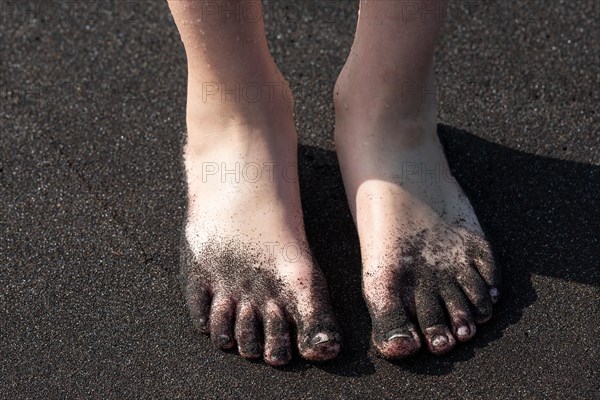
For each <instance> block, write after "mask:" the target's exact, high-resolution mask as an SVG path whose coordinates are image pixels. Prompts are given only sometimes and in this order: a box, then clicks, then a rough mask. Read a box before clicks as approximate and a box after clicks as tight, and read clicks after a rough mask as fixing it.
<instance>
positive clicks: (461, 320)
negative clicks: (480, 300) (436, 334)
mask: <svg viewBox="0 0 600 400" xmlns="http://www.w3.org/2000/svg"><path fill="white" fill-rule="evenodd" d="M440 294H441V297H442V299H443V301H444V304H445V305H446V310H448V317H449V319H450V324H451V325H452V333H453V334H454V337H455V338H456V339H457V340H458V341H459V342H466V341H468V340H471V339H472V338H473V336H475V323H474V321H473V315H472V314H471V309H470V306H469V302H468V301H467V299H466V298H465V295H464V294H463V292H462V291H461V290H460V289H459V288H458V287H457V286H455V285H454V284H448V285H447V286H445V287H444V288H443V289H442V290H441V291H440Z"/></svg>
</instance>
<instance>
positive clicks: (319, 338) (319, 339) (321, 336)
mask: <svg viewBox="0 0 600 400" xmlns="http://www.w3.org/2000/svg"><path fill="white" fill-rule="evenodd" d="M330 340H331V338H330V337H329V335H328V334H326V333H325V332H319V333H317V334H316V335H315V336H314V337H313V338H312V340H311V341H310V344H311V345H313V346H316V345H318V344H321V343H325V342H328V341H330Z"/></svg>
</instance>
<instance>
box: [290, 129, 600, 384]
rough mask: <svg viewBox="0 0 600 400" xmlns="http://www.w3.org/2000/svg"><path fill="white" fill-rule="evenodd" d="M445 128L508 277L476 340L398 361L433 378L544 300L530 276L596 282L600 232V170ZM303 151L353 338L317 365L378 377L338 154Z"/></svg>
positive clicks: (327, 259) (318, 224) (329, 272)
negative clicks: (595, 256) (447, 351)
mask: <svg viewBox="0 0 600 400" xmlns="http://www.w3.org/2000/svg"><path fill="white" fill-rule="evenodd" d="M438 134H439V136H440V139H441V141H442V144H443V145H444V148H445V151H446V154H447V156H448V160H449V163H450V168H451V170H452V172H453V174H454V176H455V177H456V179H457V180H458V181H459V182H460V184H461V185H462V187H463V189H464V190H465V192H466V193H467V195H468V196H469V198H470V199H471V202H472V204H473V207H474V208H475V211H476V213H477V215H478V217H479V220H480V222H481V224H482V226H483V229H484V231H485V232H486V235H487V236H488V239H489V240H490V242H491V243H492V247H493V248H494V253H495V257H496V260H497V263H499V265H500V266H501V268H502V269H503V279H504V284H503V299H502V301H501V302H500V303H499V304H498V305H497V306H496V307H495V309H494V311H495V315H494V317H493V319H492V321H490V322H489V323H488V324H487V325H485V326H484V327H481V329H479V330H478V334H477V336H476V338H475V339H474V340H473V341H472V342H469V343H467V344H463V345H460V346H458V348H457V349H455V350H454V351H453V352H452V353H451V354H450V355H447V356H445V357H435V356H432V355H430V354H428V353H426V352H425V351H421V352H420V353H418V355H416V356H415V357H412V358H410V359H408V360H405V361H398V362H396V363H397V364H398V365H399V366H402V368H405V369H407V370H409V371H412V372H414V373H417V374H428V375H443V374H447V373H449V372H451V371H452V369H453V365H454V363H456V362H460V361H464V360H467V359H469V358H472V357H473V356H474V353H475V349H476V348H478V347H484V346H486V345H487V344H488V343H490V342H492V341H494V340H496V339H498V338H500V337H502V335H503V332H504V330H505V329H506V328H507V327H508V326H510V325H512V324H514V323H516V322H517V321H518V320H519V319H520V318H521V315H522V311H523V309H524V308H525V307H527V306H529V305H530V304H532V303H533V302H534V301H535V300H536V298H537V296H536V293H535V290H534V289H533V287H532V284H531V276H532V274H539V275H546V276H551V277H555V278H558V279H563V280H568V281H574V282H579V283H585V284H590V285H598V281H599V279H598V278H599V277H598V274H599V273H598V270H597V269H594V268H593V265H594V264H593V263H594V262H595V261H596V260H594V259H593V257H592V253H593V249H594V248H597V243H596V242H595V236H594V231H595V232H596V233H597V232H599V231H600V229H599V228H600V227H598V224H599V221H600V208H599V207H598V202H597V201H594V194H595V195H596V196H597V195H598V193H600V167H598V166H593V165H586V164H582V163H577V162H572V161H563V160H559V159H553V158H547V157H541V156H536V155H532V154H527V153H523V152H520V151H516V150H513V149H510V148H507V147H504V146H501V145H498V144H495V143H492V142H489V141H487V140H484V139H481V138H479V137H477V136H474V135H473V134H471V133H469V132H466V131H463V130H460V129H457V128H453V127H449V126H444V125H440V126H439V127H438ZM299 153H300V155H299V157H300V161H299V164H300V183H301V190H302V201H303V206H304V212H305V220H306V229H307V235H308V237H309V240H310V242H311V245H312V248H313V250H314V252H315V257H316V259H317V260H318V261H319V263H320V265H321V268H322V269H323V270H324V272H325V274H326V276H327V279H328V282H329V287H330V291H331V296H332V299H333V303H334V308H335V309H336V312H337V314H338V317H339V320H340V323H341V325H342V329H343V334H344V336H345V351H343V352H342V355H341V356H340V357H339V358H338V359H337V360H335V361H333V362H330V363H327V364H325V365H322V366H319V368H322V369H323V370H325V371H327V372H329V373H332V374H339V375H347V376H360V375H368V374H372V373H373V372H374V366H373V364H372V363H371V361H370V356H369V355H372V354H373V350H370V343H369V338H370V320H369V317H368V312H367V308H366V306H365V304H364V302H363V300H362V296H361V291H360V290H361V285H360V251H359V243H358V237H357V235H356V232H355V229H354V224H353V221H352V217H351V215H350V210H349V209H348V206H347V202H346V199H345V193H344V187H343V184H342V179H341V176H340V172H339V168H338V164H337V159H336V156H335V153H334V152H331V151H324V150H321V149H318V148H315V147H311V146H301V147H300V151H299ZM594 221H595V222H594ZM592 224H596V226H593V225H592ZM302 363H303V362H302V361H297V362H295V363H293V364H302ZM290 367H291V369H292V370H296V369H297V368H300V369H302V367H301V366H300V365H295V366H294V365H292V366H290Z"/></svg>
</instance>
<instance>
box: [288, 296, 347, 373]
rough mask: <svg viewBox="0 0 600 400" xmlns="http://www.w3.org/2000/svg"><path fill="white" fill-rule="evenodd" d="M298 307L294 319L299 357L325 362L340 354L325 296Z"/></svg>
mask: <svg viewBox="0 0 600 400" xmlns="http://www.w3.org/2000/svg"><path fill="white" fill-rule="evenodd" d="M323 297H324V299H323V301H319V300H314V301H313V302H311V303H310V304H309V305H306V304H305V305H304V306H303V307H299V308H298V311H297V312H296V313H295V314H296V315H297V316H295V317H294V319H295V322H296V327H297V338H296V340H297V342H298V351H299V352H300V355H301V356H302V357H303V358H304V359H306V360H309V361H314V362H318V361H327V360H331V359H332V358H335V357H336V356H337V355H338V353H339V352H340V347H341V335H340V333H339V328H338V324H337V321H336V319H335V317H334V315H333V311H332V309H331V306H330V304H329V301H328V298H327V295H326V294H324V296H323Z"/></svg>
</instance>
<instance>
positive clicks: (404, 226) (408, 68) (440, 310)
mask: <svg viewBox="0 0 600 400" xmlns="http://www.w3.org/2000/svg"><path fill="white" fill-rule="evenodd" d="M445 8H446V1H437V0H419V1H415V0H411V1H402V0H391V1H385V0H377V1H367V0H364V1H362V2H361V8H360V16H359V21H358V26H357V30H356V37H355V40H354V44H353V46H352V50H351V52H350V55H349V57H348V61H347V62H346V65H345V66H344V69H343V70H342V72H341V74H340V77H339V79H338V82H337V84H336V88H335V94H334V96H335V102H336V104H335V105H336V132H335V139H336V146H337V152H338V158H339V161H340V166H341V170H342V175H343V178H344V184H345V186H346V192H347V195H348V200H349V203H350V206H351V209H352V212H353V215H354V218H355V222H356V225H357V229H358V233H359V237H360V243H361V250H362V258H363V287H364V295H365V298H366V301H367V303H368V306H369V309H370V313H371V318H372V321H373V342H374V344H375V346H376V347H377V348H378V349H379V351H380V352H381V353H382V354H383V355H384V356H386V357H402V356H405V355H408V354H410V353H412V352H414V351H416V350H417V349H418V348H419V347H420V339H419V336H420V335H419V332H420V334H422V336H424V339H425V342H426V344H427V346H428V348H429V350H430V351H431V352H433V353H436V354H441V353H445V352H447V351H449V350H450V349H451V348H452V347H454V345H455V343H456V340H459V341H465V340H469V339H470V338H472V337H473V335H474V333H475V325H474V324H475V323H482V322H485V321H487V320H488V319H489V318H490V316H491V313H492V303H493V302H494V301H496V299H497V296H498V291H497V286H498V285H499V273H498V270H497V268H496V267H495V266H494V263H493V259H492V255H491V252H490V248H489V245H488V243H487V241H486V240H485V237H484V235H483V233H482V231H481V228H480V226H479V223H478V221H477V218H476V216H475V214H474V212H473V209H472V207H471V205H470V203H469V200H468V199H467V198H466V197H465V195H464V193H463V192H462V190H461V188H460V187H459V185H458V183H457V182H456V181H455V180H454V178H453V177H452V176H451V175H450V173H449V172H448V166H447V163H446V159H445V156H444V153H443V150H442V147H441V145H440V143H439V141H438V138H437V135H436V100H435V78H434V75H433V55H434V48H435V42H436V39H437V36H438V33H439V31H440V29H441V26H442V22H443V14H444V12H445ZM414 322H418V325H416V324H414ZM417 326H418V329H417Z"/></svg>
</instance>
